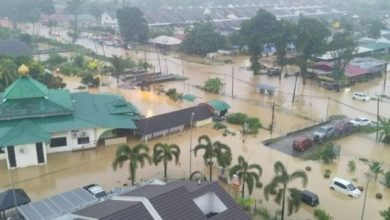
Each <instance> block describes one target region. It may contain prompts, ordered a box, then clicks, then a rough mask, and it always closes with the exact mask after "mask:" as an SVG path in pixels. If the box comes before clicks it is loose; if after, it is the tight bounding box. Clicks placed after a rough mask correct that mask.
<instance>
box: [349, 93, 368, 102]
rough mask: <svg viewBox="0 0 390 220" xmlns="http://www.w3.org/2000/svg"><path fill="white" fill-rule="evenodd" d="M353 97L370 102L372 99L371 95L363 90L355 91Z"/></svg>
mask: <svg viewBox="0 0 390 220" xmlns="http://www.w3.org/2000/svg"><path fill="white" fill-rule="evenodd" d="M352 99H354V100H360V101H365V102H368V101H370V96H368V95H367V94H366V93H363V92H354V93H353V96H352Z"/></svg>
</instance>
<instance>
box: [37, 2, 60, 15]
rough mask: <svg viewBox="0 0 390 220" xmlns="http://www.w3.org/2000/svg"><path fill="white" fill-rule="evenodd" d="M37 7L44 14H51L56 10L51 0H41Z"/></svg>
mask: <svg viewBox="0 0 390 220" xmlns="http://www.w3.org/2000/svg"><path fill="white" fill-rule="evenodd" d="M38 7H39V10H40V12H41V13H43V14H45V15H52V14H54V13H55V12H56V9H55V7H54V3H53V0H41V2H40V3H39V6H38Z"/></svg>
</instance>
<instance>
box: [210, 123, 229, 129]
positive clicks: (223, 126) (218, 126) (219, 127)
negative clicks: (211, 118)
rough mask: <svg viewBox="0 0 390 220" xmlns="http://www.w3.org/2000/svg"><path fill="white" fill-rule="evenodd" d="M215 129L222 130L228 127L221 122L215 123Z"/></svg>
mask: <svg viewBox="0 0 390 220" xmlns="http://www.w3.org/2000/svg"><path fill="white" fill-rule="evenodd" d="M213 128H214V129H216V130H220V129H225V128H227V127H226V125H224V124H223V123H221V122H215V123H214V126H213Z"/></svg>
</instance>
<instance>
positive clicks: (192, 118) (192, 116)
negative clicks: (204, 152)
mask: <svg viewBox="0 0 390 220" xmlns="http://www.w3.org/2000/svg"><path fill="white" fill-rule="evenodd" d="M194 115H195V112H192V113H191V122H190V173H189V175H191V173H192V122H193V120H194Z"/></svg>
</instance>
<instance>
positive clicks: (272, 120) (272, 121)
mask: <svg viewBox="0 0 390 220" xmlns="http://www.w3.org/2000/svg"><path fill="white" fill-rule="evenodd" d="M274 118H275V102H273V103H272V117H271V126H270V130H271V135H272V131H273V130H274Z"/></svg>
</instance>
